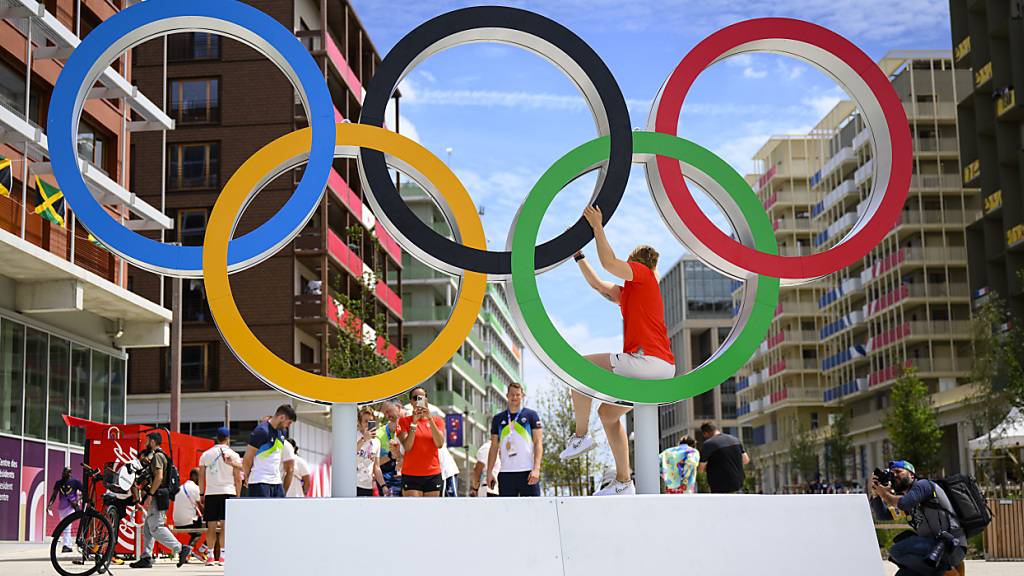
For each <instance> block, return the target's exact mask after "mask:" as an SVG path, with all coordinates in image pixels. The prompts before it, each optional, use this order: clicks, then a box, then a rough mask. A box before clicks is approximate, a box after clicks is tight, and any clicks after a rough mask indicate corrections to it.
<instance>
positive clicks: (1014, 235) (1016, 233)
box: [1006, 224, 1024, 248]
mask: <svg viewBox="0 0 1024 576" xmlns="http://www.w3.org/2000/svg"><path fill="white" fill-rule="evenodd" d="M1022 243H1024V224H1017V225H1016V226H1014V227H1013V228H1010V229H1009V230H1007V231H1006V247H1007V248H1016V247H1017V246H1020V245H1021V244H1022Z"/></svg>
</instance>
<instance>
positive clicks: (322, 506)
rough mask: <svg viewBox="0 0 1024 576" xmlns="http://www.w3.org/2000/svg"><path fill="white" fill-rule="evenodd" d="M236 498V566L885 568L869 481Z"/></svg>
mask: <svg viewBox="0 0 1024 576" xmlns="http://www.w3.org/2000/svg"><path fill="white" fill-rule="evenodd" d="M227 506H228V508H227V525H228V527H229V528H230V530H227V531H226V533H227V537H228V542H227V544H228V546H227V547H228V548H229V549H230V550H231V561H230V562H228V563H227V566H226V569H227V571H226V574H227V576H241V575H251V574H297V575H299V574H317V575H328V574H331V575H333V574H337V575H339V576H341V575H345V576H348V575H351V574H383V573H387V571H389V570H392V569H395V570H397V569H401V570H402V571H414V572H415V573H416V575H417V576H433V575H436V576H455V575H462V574H465V575H467V576H469V575H473V576H476V575H479V574H483V573H486V574H487V575H488V576H522V574H530V576H548V575H551V576H598V575H604V574H620V575H621V574H663V573H677V572H678V573H680V574H683V573H686V574H701V575H703V576H715V575H721V576H734V575H735V576H741V575H742V576H746V575H749V574H786V575H790V576H799V575H806V576H820V575H821V574H829V575H830V576H881V575H882V574H883V569H882V562H881V559H880V557H879V553H878V544H877V542H876V540H875V532H874V528H873V524H872V521H871V514H870V511H869V510H868V502H867V499H866V498H865V497H864V496H863V495H834V496H830V495H808V496H756V495H735V496H732V495H730V496H725V495H710V494H698V495H687V496H683V495H664V496H610V497H604V498H594V497H589V498H530V499H528V498H520V499H503V498H449V499H436V498H416V499H413V498H359V499H356V498H352V499H279V500H248V499H236V500H229V501H228V504H227ZM388 543H393V546H390V545H389V544H388ZM381 546H384V548H383V549H391V550H392V552H394V554H397V556H393V557H390V560H388V561H387V563H385V564H381V562H382V558H385V557H389V555H388V554H385V555H384V556H381V554H380V551H381V550H382V548H381ZM382 570H383V572H382Z"/></svg>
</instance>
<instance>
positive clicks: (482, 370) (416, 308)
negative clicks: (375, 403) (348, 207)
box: [400, 183, 529, 493]
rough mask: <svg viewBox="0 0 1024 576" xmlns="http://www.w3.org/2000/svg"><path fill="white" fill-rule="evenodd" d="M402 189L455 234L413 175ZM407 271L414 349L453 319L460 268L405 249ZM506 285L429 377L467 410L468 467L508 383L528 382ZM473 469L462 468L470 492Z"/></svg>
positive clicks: (447, 400) (408, 327) (440, 403)
mask: <svg viewBox="0 0 1024 576" xmlns="http://www.w3.org/2000/svg"><path fill="white" fill-rule="evenodd" d="M400 191H401V193H402V198H403V199H404V200H405V201H406V203H407V204H408V205H409V206H410V208H412V210H413V212H414V213H416V215H417V216H418V217H419V218H420V219H421V220H423V222H425V223H426V224H429V225H431V226H433V228H434V230H436V231H437V232H438V233H440V234H444V235H447V236H449V237H451V234H452V232H451V227H450V226H449V225H448V222H447V221H446V220H445V218H444V215H443V214H442V212H441V210H440V209H439V208H438V207H437V205H436V204H435V203H434V201H433V200H432V199H431V198H430V197H429V196H427V194H426V192H424V191H423V190H422V189H421V188H419V187H418V186H416V185H415V184H411V183H406V184H403V185H402V186H401V187H400ZM402 273H403V278H402V303H403V305H404V307H405V309H404V316H403V319H404V325H403V330H404V338H403V341H402V349H403V350H404V351H405V352H406V354H408V355H409V356H410V357H411V356H415V355H416V354H418V353H419V352H421V351H422V350H423V349H424V348H426V347H427V346H428V345H429V344H430V343H431V342H433V341H434V338H436V337H437V335H438V334H439V333H440V332H441V329H442V328H443V327H444V325H445V324H447V323H448V317H449V316H450V315H451V311H452V306H453V304H454V301H455V297H456V294H457V293H458V290H459V284H458V279H457V278H455V277H454V276H451V275H448V274H445V273H443V272H438V271H436V270H434V269H432V268H430V267H429V266H427V265H425V264H423V263H422V262H420V261H418V260H416V259H415V258H413V257H412V256H410V255H409V254H405V255H404V263H403V266H402ZM505 290H506V288H505V285H504V284H503V283H494V282H492V283H490V284H488V285H487V292H486V295H485V297H484V303H483V307H482V308H481V309H480V314H479V316H477V320H476V324H475V325H474V326H473V329H472V331H471V332H470V333H469V336H468V337H467V338H466V341H465V343H463V345H462V348H461V349H460V350H459V352H458V353H456V354H455V356H453V357H452V359H451V360H449V361H448V363H447V364H445V365H444V366H443V367H442V368H440V369H439V370H438V371H437V373H436V374H434V376H433V378H432V379H431V380H429V381H428V382H425V383H424V385H425V386H426V387H427V394H428V395H429V396H430V398H431V402H432V403H433V404H434V405H436V406H437V407H439V408H441V409H442V410H443V411H445V412H447V413H449V414H450V413H453V412H457V413H461V414H463V415H464V420H463V421H464V426H463V438H464V443H465V447H464V448H452V449H451V452H452V455H453V456H454V458H455V460H456V462H457V463H458V465H459V467H460V468H462V469H463V472H468V471H469V470H471V469H472V467H473V466H475V465H476V453H477V450H478V449H479V448H480V446H482V445H483V444H484V443H485V442H487V440H488V439H489V438H490V434H491V432H490V428H491V417H492V416H494V414H496V413H497V412H498V411H499V410H503V409H504V408H505V400H506V391H507V390H508V385H509V383H511V382H518V383H520V384H523V385H524V387H525V386H527V384H526V383H525V382H524V381H523V339H522V336H521V335H520V334H519V332H518V330H517V329H516V328H515V326H514V325H513V324H512V316H511V314H510V312H509V308H508V299H507V297H506V292H505ZM528 403H529V401H528ZM467 452H468V454H467ZM470 476H471V474H468V473H466V474H462V476H461V478H462V483H463V489H464V490H465V491H466V492H467V493H468V488H469V485H470V480H471V478H470Z"/></svg>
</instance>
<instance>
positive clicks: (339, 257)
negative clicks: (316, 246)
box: [327, 229, 366, 278]
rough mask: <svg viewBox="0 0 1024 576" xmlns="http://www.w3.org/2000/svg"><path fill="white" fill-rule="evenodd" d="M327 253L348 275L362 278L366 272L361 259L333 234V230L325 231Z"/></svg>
mask: <svg viewBox="0 0 1024 576" xmlns="http://www.w3.org/2000/svg"><path fill="white" fill-rule="evenodd" d="M327 253H328V254H329V255H330V256H331V258H332V259H334V260H335V261H336V262H337V263H338V264H339V265H341V267H343V268H344V269H345V270H347V271H348V273H349V274H351V275H352V276H354V277H356V278H362V277H363V273H364V271H365V270H366V267H365V265H364V264H363V259H362V258H360V257H359V255H357V254H356V253H355V252H353V251H352V249H351V248H349V247H348V244H346V243H345V242H343V241H342V240H341V238H340V237H339V236H338V235H337V234H335V233H334V230H330V229H328V230H327Z"/></svg>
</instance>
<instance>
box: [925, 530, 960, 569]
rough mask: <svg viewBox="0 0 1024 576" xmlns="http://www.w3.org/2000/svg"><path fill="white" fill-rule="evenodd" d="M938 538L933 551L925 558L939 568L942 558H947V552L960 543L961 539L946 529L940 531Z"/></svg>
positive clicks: (933, 566) (927, 562) (931, 564)
mask: <svg viewBox="0 0 1024 576" xmlns="http://www.w3.org/2000/svg"><path fill="white" fill-rule="evenodd" d="M937 538H938V540H939V541H938V542H937V543H936V544H935V547H934V548H932V551H931V552H929V553H928V555H927V556H925V558H924V562H925V564H927V565H929V566H931V567H932V568H938V567H939V564H941V563H942V559H943V558H945V556H946V553H947V552H949V551H950V550H951V549H953V548H956V547H957V546H959V545H960V539H959V538H957V537H956V536H953V535H952V534H950V533H949V532H946V531H945V530H943V531H942V532H939V535H938V536H937Z"/></svg>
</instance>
